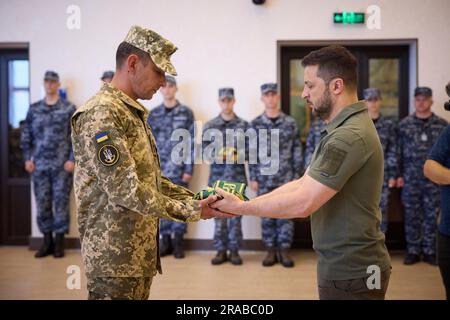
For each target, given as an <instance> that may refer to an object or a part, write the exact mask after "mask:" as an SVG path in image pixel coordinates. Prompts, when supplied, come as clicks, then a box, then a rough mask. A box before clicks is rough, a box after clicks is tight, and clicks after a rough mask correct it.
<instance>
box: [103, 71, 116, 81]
mask: <svg viewBox="0 0 450 320" xmlns="http://www.w3.org/2000/svg"><path fill="white" fill-rule="evenodd" d="M113 77H114V71H105V72H103V75H102V77H101V78H100V79H101V80H104V79H106V78H111V79H112V78H113Z"/></svg>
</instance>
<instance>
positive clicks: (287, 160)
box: [249, 83, 302, 268]
mask: <svg viewBox="0 0 450 320" xmlns="http://www.w3.org/2000/svg"><path fill="white" fill-rule="evenodd" d="M261 101H262V102H263V103H264V106H265V112H264V113H263V114H262V115H260V116H258V117H257V118H256V119H254V120H253V121H252V122H251V126H252V128H254V129H255V130H256V132H258V133H259V131H260V130H261V129H265V130H268V134H267V136H268V137H270V136H271V133H270V132H271V131H272V130H279V141H278V143H279V144H278V145H276V148H275V149H276V150H277V151H278V152H279V157H278V159H277V161H278V165H279V166H278V168H279V170H278V172H276V173H275V174H270V175H264V174H261V169H262V168H263V167H264V166H265V164H263V163H262V162H261V159H259V160H258V163H257V164H252V165H250V166H249V167H250V180H251V182H250V186H251V188H252V189H253V190H254V191H255V192H257V193H258V195H262V194H265V193H268V192H271V191H272V190H274V189H276V188H278V187H279V186H281V185H283V184H285V183H287V182H290V181H292V180H295V179H298V178H299V177H300V175H301V171H302V149H301V144H300V135H299V131H298V127H297V123H296V122H295V119H294V118H292V117H291V116H288V115H286V114H284V113H283V112H282V111H281V110H280V107H279V95H278V90H277V84H276V83H266V84H263V85H262V86H261ZM265 143H267V144H268V145H270V143H269V141H261V140H260V139H259V137H258V144H257V145H258V148H260V147H261V144H265ZM272 143H273V141H272ZM269 150H270V149H269ZM257 152H258V157H260V155H259V151H257ZM262 236H263V241H264V244H265V246H266V248H267V255H266V257H265V258H264V260H263V262H262V264H263V266H265V267H269V266H273V265H274V264H275V263H276V262H277V261H278V262H281V264H282V265H283V266H284V267H287V268H290V267H293V266H294V261H293V260H292V259H291V258H290V257H289V255H288V250H289V249H290V247H291V245H292V241H293V238H294V222H293V221H292V220H289V219H273V218H262Z"/></svg>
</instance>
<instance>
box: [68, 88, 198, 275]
mask: <svg viewBox="0 0 450 320" xmlns="http://www.w3.org/2000/svg"><path fill="white" fill-rule="evenodd" d="M147 118H148V111H147V110H146V109H145V108H144V107H143V106H142V105H141V104H139V103H138V102H136V101H134V100H132V99H131V98H130V97H129V96H127V95H126V94H124V93H123V92H121V91H120V90H118V89H116V88H114V87H113V86H111V85H109V84H104V85H103V87H102V88H101V90H100V92H98V93H97V94H96V95H95V96H94V97H92V98H91V99H90V100H89V101H88V102H86V104H85V105H84V106H82V107H80V108H79V109H78V110H77V112H76V113H75V114H74V115H73V117H72V142H73V149H74V155H75V164H76V165H75V179H74V181H75V182H74V184H75V196H76V204H77V214H78V225H79V232H80V240H81V248H82V256H83V262H84V264H85V267H86V273H87V275H88V276H95V277H142V276H153V275H155V274H156V271H157V270H158V271H159V272H161V265H160V260H159V252H158V241H159V240H158V238H159V218H166V219H170V220H174V221H179V222H187V221H198V220H199V219H200V206H199V202H198V201H196V200H193V199H192V196H193V194H192V192H191V191H189V190H187V189H185V188H183V187H180V186H177V185H175V184H173V183H172V182H171V181H170V180H169V179H167V178H165V177H164V176H162V175H161V171H160V162H159V158H158V153H157V149H156V143H155V140H154V138H153V134H152V132H151V130H150V127H149V126H148V124H147Z"/></svg>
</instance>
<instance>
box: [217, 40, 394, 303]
mask: <svg viewBox="0 0 450 320" xmlns="http://www.w3.org/2000/svg"><path fill="white" fill-rule="evenodd" d="M302 64H303V66H304V67H305V71H304V80H305V87H304V90H303V93H302V97H303V98H304V99H306V101H307V103H308V104H309V105H310V107H311V108H312V109H313V112H314V113H316V114H317V115H318V116H319V117H320V118H322V119H323V120H325V122H326V123H327V126H326V127H325V128H324V130H323V131H322V133H321V134H322V136H321V140H320V142H319V144H318V146H317V148H316V150H315V152H314V155H313V158H312V161H311V164H310V166H309V168H308V170H307V171H306V173H305V174H304V175H303V177H301V178H300V179H298V180H296V181H292V182H290V183H287V184H285V185H283V186H281V187H279V188H278V189H275V190H274V191H272V192H271V193H268V194H266V195H263V196H260V197H257V198H255V199H253V200H251V201H247V202H243V201H241V200H240V199H238V198H237V197H235V196H233V195H231V194H229V193H226V192H225V191H223V190H221V189H218V190H217V192H218V194H219V195H221V196H222V197H223V199H222V200H220V201H217V202H215V203H214V204H211V205H210V206H211V207H213V208H215V209H219V210H221V211H224V212H228V213H234V214H239V215H255V216H261V217H272V218H298V217H308V216H309V215H311V231H312V238H313V246H314V249H315V251H316V252H317V254H318V263H317V278H318V287H319V297H320V299H384V298H385V294H386V290H387V287H388V283H389V277H390V272H391V271H390V270H391V262H390V258H389V254H388V251H387V249H386V246H385V238H384V234H383V233H382V232H381V230H380V223H381V212H380V208H379V203H380V196H381V188H382V184H383V151H382V148H381V144H380V140H379V138H378V135H377V131H376V129H375V126H374V125H373V122H372V120H371V119H370V117H369V114H368V111H367V108H366V106H365V104H364V103H363V102H358V97H357V88H356V84H357V71H356V70H357V63H356V59H355V57H354V56H353V55H352V54H351V53H350V52H349V51H348V50H347V49H345V48H344V47H342V46H329V47H325V48H322V49H320V50H316V51H313V52H311V53H310V54H309V55H307V56H306V57H305V58H304V59H303V60H302ZM280 212H282V213H283V214H280Z"/></svg>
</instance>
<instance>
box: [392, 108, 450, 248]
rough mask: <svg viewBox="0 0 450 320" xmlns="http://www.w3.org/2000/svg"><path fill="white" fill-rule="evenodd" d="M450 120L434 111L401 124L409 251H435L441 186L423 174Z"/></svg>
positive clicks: (400, 169)
mask: <svg viewBox="0 0 450 320" xmlns="http://www.w3.org/2000/svg"><path fill="white" fill-rule="evenodd" d="M446 126H447V122H446V121H445V120H444V119H442V118H440V117H438V116H436V115H435V114H432V116H430V117H429V118H427V119H420V118H418V117H417V116H416V115H415V114H413V115H409V116H408V117H406V118H404V119H403V120H402V121H401V122H400V123H399V127H398V152H399V155H398V157H399V176H400V177H403V178H404V181H405V185H404V187H403V190H402V196H401V198H402V203H403V207H404V209H405V233H406V243H407V251H408V253H409V254H417V255H419V254H421V253H422V252H423V253H424V254H427V255H433V254H435V252H436V250H435V247H436V228H437V216H438V212H439V207H440V194H439V187H438V186H437V185H436V184H435V183H433V182H431V181H430V180H428V179H427V178H426V177H425V176H424V175H423V165H424V163H425V161H426V160H427V155H428V153H429V151H430V149H431V147H432V146H433V145H434V143H435V142H436V140H437V138H438V137H439V135H440V134H441V132H442V131H443V130H444V128H445V127H446Z"/></svg>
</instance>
